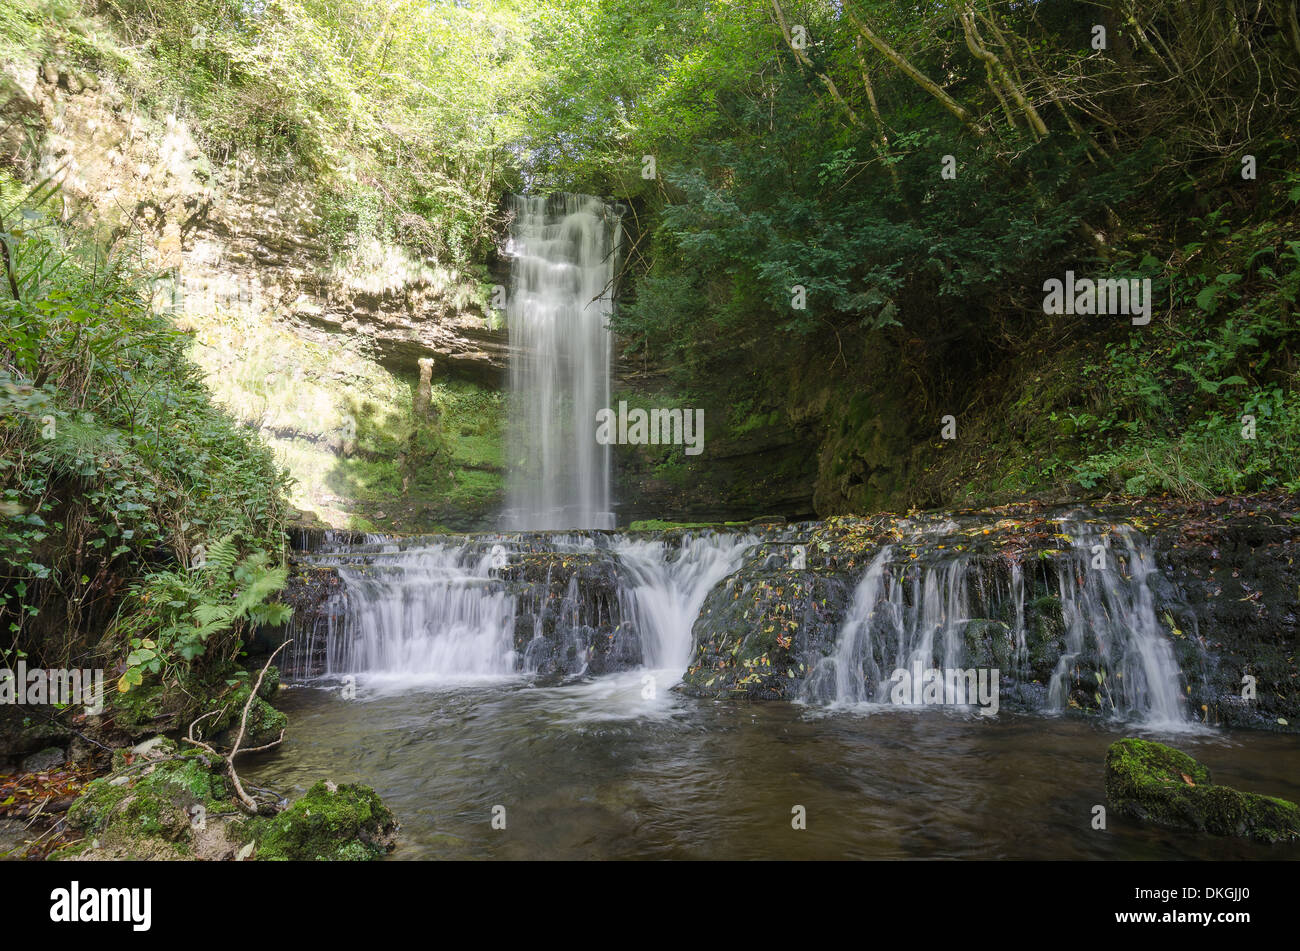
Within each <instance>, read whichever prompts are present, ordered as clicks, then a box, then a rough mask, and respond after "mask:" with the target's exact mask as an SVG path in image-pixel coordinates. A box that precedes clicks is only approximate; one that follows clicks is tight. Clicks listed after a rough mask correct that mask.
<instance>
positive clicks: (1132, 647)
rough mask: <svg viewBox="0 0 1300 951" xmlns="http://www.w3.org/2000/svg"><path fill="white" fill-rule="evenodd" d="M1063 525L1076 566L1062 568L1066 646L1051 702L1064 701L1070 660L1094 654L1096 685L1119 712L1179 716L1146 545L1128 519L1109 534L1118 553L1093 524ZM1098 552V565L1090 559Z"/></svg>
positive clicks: (1170, 721) (1150, 718)
mask: <svg viewBox="0 0 1300 951" xmlns="http://www.w3.org/2000/svg"><path fill="white" fill-rule="evenodd" d="M1063 531H1064V532H1065V533H1066V534H1068V535H1069V536H1070V538H1071V542H1072V547H1073V559H1072V561H1073V566H1074V569H1075V570H1074V571H1072V572H1071V571H1062V572H1060V575H1059V581H1060V592H1061V607H1062V613H1063V615H1064V618H1065V641H1066V652H1065V653H1063V654H1062V655H1061V660H1060V662H1059V663H1058V664H1057V667H1056V671H1055V672H1054V673H1053V674H1052V682H1051V684H1050V686H1049V688H1048V693H1049V695H1050V697H1051V699H1052V708H1053V709H1054V710H1058V711H1059V710H1062V709H1064V707H1065V704H1066V693H1067V684H1066V678H1067V676H1068V674H1069V672H1070V668H1071V665H1073V664H1074V663H1075V662H1076V661H1077V660H1078V658H1079V657H1081V656H1084V655H1085V654H1094V655H1095V656H1096V657H1097V658H1098V659H1099V660H1100V662H1101V665H1102V667H1103V669H1104V670H1106V671H1107V672H1108V674H1107V676H1106V677H1105V679H1104V681H1103V682H1102V683H1099V684H1098V688H1099V692H1104V693H1106V694H1108V695H1109V696H1110V697H1111V701H1112V704H1113V706H1114V708H1115V709H1116V710H1117V711H1119V712H1124V713H1128V714H1129V715H1135V716H1138V717H1140V718H1141V719H1142V720H1144V721H1145V722H1146V723H1147V724H1148V725H1149V726H1153V727H1154V726H1159V727H1169V726H1174V725H1177V724H1180V723H1182V722H1184V721H1185V720H1186V719H1187V718H1186V716H1185V713H1184V703H1183V700H1182V697H1181V696H1180V694H1179V671H1178V662H1177V661H1176V660H1175V658H1174V652H1173V649H1172V648H1171V647H1170V645H1169V641H1168V639H1167V638H1166V637H1165V635H1164V632H1163V631H1162V630H1161V627H1160V622H1159V621H1158V620H1157V619H1156V612H1155V607H1154V599H1153V598H1152V595H1151V588H1150V586H1149V584H1148V583H1147V579H1148V578H1150V576H1151V575H1152V573H1153V572H1154V571H1155V570H1156V569H1155V558H1154V557H1153V555H1152V553H1151V549H1150V547H1149V546H1148V545H1147V544H1146V542H1145V541H1144V540H1143V539H1142V538H1141V537H1140V536H1139V535H1137V534H1136V533H1135V532H1134V531H1133V530H1132V529H1131V528H1129V527H1128V526H1127V525H1117V526H1115V527H1114V530H1113V532H1112V534H1111V536H1110V537H1111V538H1117V539H1118V540H1119V543H1120V544H1119V552H1117V551H1115V550H1114V549H1113V548H1112V544H1111V541H1110V539H1109V538H1106V537H1104V536H1103V535H1102V533H1101V532H1099V531H1097V529H1096V528H1095V527H1094V526H1091V525H1080V524H1071V523H1065V524H1064V525H1063ZM1099 545H1100V546H1101V551H1100V552H1096V546H1099ZM1119 553H1122V557H1118V554H1119ZM1099 556H1100V557H1101V558H1102V559H1103V561H1104V565H1105V567H1103V568H1098V567H1096V566H1094V564H1093V562H1094V559H1096V558H1098V557H1099ZM1125 572H1127V575H1125Z"/></svg>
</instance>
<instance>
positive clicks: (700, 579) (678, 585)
mask: <svg viewBox="0 0 1300 951" xmlns="http://www.w3.org/2000/svg"><path fill="white" fill-rule="evenodd" d="M756 541H757V539H756V538H755V537H754V536H753V535H713V534H710V535H698V536H691V537H687V538H685V539H683V540H682V541H681V546H680V548H679V549H678V550H677V551H676V552H671V553H670V551H669V549H668V546H667V545H666V544H665V543H664V542H663V541H646V540H639V539H629V538H626V537H624V538H620V539H619V540H618V541H617V542H616V543H615V550H616V551H617V552H618V554H619V556H620V558H621V559H622V561H623V564H624V566H625V567H626V568H627V571H628V574H629V576H630V578H631V582H632V583H631V585H630V586H628V587H625V588H623V589H622V590H621V592H620V595H621V597H622V598H623V603H624V612H625V615H626V616H627V617H629V618H632V619H633V620H634V622H635V623H636V625H637V627H638V628H639V629H640V630H642V631H644V632H645V635H644V636H643V638H642V649H643V656H644V660H645V665H646V666H647V667H651V668H655V669H661V670H669V671H675V672H676V673H679V674H680V673H681V671H683V670H684V669H685V668H686V664H687V662H688V661H689V659H690V656H691V626H692V625H693V624H694V623H695V619H696V618H697V617H698V616H699V614H700V606H701V605H702V604H703V603H704V598H705V596H707V595H708V593H709V590H710V589H711V588H712V587H713V586H714V585H716V584H717V583H718V582H720V581H721V580H722V579H723V578H725V577H727V575H729V574H731V573H732V572H733V571H735V570H736V569H737V568H738V567H739V566H740V560H741V557H742V556H743V555H744V552H745V550H746V549H747V548H748V547H749V546H750V545H752V544H754V542H756ZM670 554H673V555H675V557H671V558H670V557H669V556H670Z"/></svg>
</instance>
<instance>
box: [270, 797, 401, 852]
mask: <svg viewBox="0 0 1300 951" xmlns="http://www.w3.org/2000/svg"><path fill="white" fill-rule="evenodd" d="M252 831H253V836H254V838H255V839H256V841H257V852H256V856H255V857H256V858H259V859H263V860H267V861H352V862H358V861H359V862H364V861H369V860H371V859H377V858H382V857H383V856H384V855H385V854H387V853H388V852H390V851H392V849H393V847H394V845H395V844H396V833H397V820H396V819H394V818H393V814H392V813H391V812H389V811H388V807H387V806H385V805H384V803H383V800H381V799H380V798H379V795H378V794H377V793H376V792H375V791H374V790H373V789H371V788H370V787H369V786H361V785H344V786H336V785H335V784H334V783H328V782H319V783H317V784H316V785H314V786H312V787H311V789H309V790H307V793H306V794H305V795H304V796H302V797H301V798H300V799H298V800H297V801H296V802H294V803H293V805H291V806H290V807H289V808H288V809H285V810H284V811H283V812H281V813H280V814H279V815H277V816H274V817H272V818H269V819H258V820H256V821H255V822H254V823H253V829H252Z"/></svg>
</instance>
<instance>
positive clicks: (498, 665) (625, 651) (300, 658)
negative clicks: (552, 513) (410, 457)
mask: <svg viewBox="0 0 1300 951" xmlns="http://www.w3.org/2000/svg"><path fill="white" fill-rule="evenodd" d="M754 541H755V538H754V536H752V535H740V534H735V533H716V534H715V533H701V534H687V535H685V536H682V537H680V538H677V539H674V540H673V541H672V542H671V543H670V542H667V541H664V540H662V539H661V540H654V541H651V540H647V539H638V538H633V537H630V536H625V535H616V534H615V535H606V534H603V533H595V534H590V535H588V534H586V533H573V534H552V533H531V532H530V533H520V534H505V535H492V536H469V537H461V538H454V537H447V538H445V539H439V540H428V541H425V540H421V539H408V540H397V539H391V538H383V537H378V538H371V539H368V540H367V542H366V543H364V544H360V545H357V544H350V545H341V546H327V547H325V548H324V549H322V550H321V551H318V552H315V553H312V554H310V555H304V556H302V557H303V560H304V561H310V562H312V563H314V564H316V565H318V566H322V567H324V566H328V567H330V568H333V569H334V570H335V571H337V572H338V575H339V577H340V579H341V580H342V582H343V586H342V588H343V589H342V591H341V592H340V593H339V594H337V595H336V596H335V597H334V598H333V600H332V603H331V604H330V606H329V607H328V608H327V610H325V611H324V612H323V617H324V618H325V619H326V624H325V625H324V628H323V629H320V627H319V626H318V625H317V626H300V627H298V629H297V630H296V634H295V640H294V644H293V647H292V649H291V651H290V652H289V653H288V655H287V657H286V659H285V669H286V672H287V674H288V676H290V677H295V678H299V679H302V678H308V677H313V676H322V675H323V676H337V675H345V674H366V675H368V676H370V677H382V678H387V679H389V680H393V679H410V680H413V681H424V680H437V679H460V678H467V677H492V676H498V677H499V676H504V675H510V674H515V673H545V674H558V675H562V676H572V675H579V674H583V673H586V672H588V671H589V670H592V671H593V672H596V673H603V672H607V671H612V670H618V669H630V668H633V667H646V668H650V669H654V670H657V671H662V672H665V673H667V674H668V675H669V677H670V679H675V678H676V677H678V676H680V674H681V672H682V671H683V670H684V669H685V667H686V664H687V660H688V658H689V655H690V651H691V625H692V624H693V623H694V621H695V618H696V616H697V615H698V614H699V611H700V605H701V603H702V602H703V600H704V597H705V595H707V593H708V591H709V589H710V588H712V587H713V585H714V584H716V583H717V582H718V581H720V580H721V579H722V578H724V577H726V576H727V575H728V574H730V573H731V572H733V571H735V570H736V569H737V568H738V567H739V564H740V561H741V558H742V556H743V554H744V552H745V550H746V549H747V548H748V547H749V546H750V545H752V544H753V543H754ZM611 642H616V643H614V644H612V645H611Z"/></svg>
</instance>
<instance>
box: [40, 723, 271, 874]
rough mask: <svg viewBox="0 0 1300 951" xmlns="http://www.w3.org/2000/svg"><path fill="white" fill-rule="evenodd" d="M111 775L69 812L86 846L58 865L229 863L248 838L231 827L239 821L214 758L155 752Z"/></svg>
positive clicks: (68, 852)
mask: <svg viewBox="0 0 1300 951" xmlns="http://www.w3.org/2000/svg"><path fill="white" fill-rule="evenodd" d="M116 761H117V763H118V764H119V766H120V768H119V769H118V771H117V772H115V773H113V774H112V775H109V776H105V777H103V778H101V779H96V780H94V781H93V782H91V783H89V784H87V786H86V788H85V790H84V791H83V792H82V795H81V797H80V798H79V799H77V801H76V802H74V803H73V804H72V806H71V807H70V808H69V809H68V817H67V818H68V826H69V828H71V829H72V830H74V831H76V832H79V833H81V835H82V836H83V838H82V840H81V842H80V843H78V844H76V845H74V846H71V847H69V848H67V849H64V850H61V851H60V852H57V853H55V855H54V856H52V857H54V858H70V857H78V858H105V859H154V860H157V859H195V858H214V859H215V858H231V857H233V856H234V855H235V854H236V852H237V851H238V850H239V848H240V847H241V845H242V842H243V840H244V839H246V835H245V834H244V833H242V832H241V831H240V829H239V827H238V825H237V824H236V825H231V824H229V823H228V822H227V821H226V820H227V819H228V818H233V817H236V816H238V815H240V813H239V810H238V809H237V808H236V806H235V805H234V802H233V800H232V799H231V798H230V789H229V787H228V784H227V782H226V779H225V777H224V776H223V775H222V773H221V771H220V769H218V768H214V767H216V766H218V764H219V762H220V761H214V760H213V758H212V757H210V756H209V755H207V754H205V753H202V752H200V751H198V750H185V751H182V750H177V749H176V748H175V746H174V745H170V742H169V741H168V743H164V744H158V745H155V746H153V747H151V748H150V749H149V750H148V751H146V752H145V753H142V754H137V755H134V756H133V757H132V762H131V763H129V764H128V763H125V762H124V757H119V758H116Z"/></svg>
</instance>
